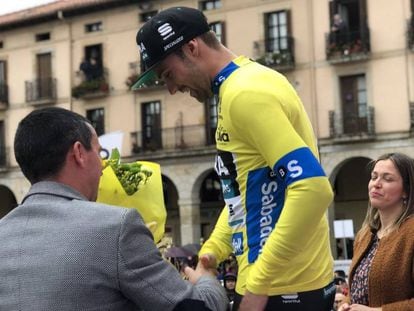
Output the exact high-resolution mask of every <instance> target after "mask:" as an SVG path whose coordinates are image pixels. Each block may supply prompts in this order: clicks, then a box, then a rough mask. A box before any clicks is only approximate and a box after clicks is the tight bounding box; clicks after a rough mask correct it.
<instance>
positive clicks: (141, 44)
mask: <svg viewBox="0 0 414 311" xmlns="http://www.w3.org/2000/svg"><path fill="white" fill-rule="evenodd" d="M145 50H146V48H145V46H144V43H143V42H141V43H140V44H139V51H140V52H141V53H142V52H144V51H145Z"/></svg>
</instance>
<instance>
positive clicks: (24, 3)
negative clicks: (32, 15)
mask: <svg viewBox="0 0 414 311" xmlns="http://www.w3.org/2000/svg"><path fill="white" fill-rule="evenodd" d="M54 1H56V0H0V15H4V14H8V13H12V12H16V11H20V10H24V9H27V8H32V7H34V6H38V5H42V4H46V3H50V2H54Z"/></svg>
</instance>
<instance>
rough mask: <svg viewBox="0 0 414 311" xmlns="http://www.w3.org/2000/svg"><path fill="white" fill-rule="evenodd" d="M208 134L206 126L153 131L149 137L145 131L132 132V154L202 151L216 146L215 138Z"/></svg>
mask: <svg viewBox="0 0 414 311" xmlns="http://www.w3.org/2000/svg"><path fill="white" fill-rule="evenodd" d="M207 133H208V132H207V130H206V126H205V125H204V124H199V125H189V126H180V127H173V128H164V129H158V130H152V131H151V134H152V135H147V134H148V133H147V132H145V131H144V132H132V133H131V142H132V149H131V153H132V154H141V153H145V152H154V151H157V150H162V151H168V152H174V151H183V150H194V149H200V148H203V147H206V146H210V145H213V144H214V137H208V135H209V134H207Z"/></svg>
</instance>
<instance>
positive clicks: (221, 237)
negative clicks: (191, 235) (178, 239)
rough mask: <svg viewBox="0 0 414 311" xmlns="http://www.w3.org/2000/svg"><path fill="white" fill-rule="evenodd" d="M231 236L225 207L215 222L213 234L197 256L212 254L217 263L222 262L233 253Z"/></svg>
mask: <svg viewBox="0 0 414 311" xmlns="http://www.w3.org/2000/svg"><path fill="white" fill-rule="evenodd" d="M231 235H232V232H231V228H230V226H229V225H228V211H227V208H226V207H225V208H223V210H222V211H221V213H220V217H219V219H218V220H217V223H216V226H215V227H214V230H213V232H212V233H211V235H210V237H209V238H208V240H207V241H206V242H205V243H204V244H203V246H202V248H201V250H200V252H199V256H201V255H204V254H213V255H214V256H215V257H216V260H217V263H220V262H222V261H223V260H225V259H226V258H227V257H228V256H229V254H230V253H231V252H232V251H233V248H232V245H231Z"/></svg>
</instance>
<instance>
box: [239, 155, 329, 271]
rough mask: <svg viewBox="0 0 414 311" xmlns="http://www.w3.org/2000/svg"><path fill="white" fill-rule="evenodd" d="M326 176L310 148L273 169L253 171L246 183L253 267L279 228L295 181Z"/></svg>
mask: <svg viewBox="0 0 414 311" xmlns="http://www.w3.org/2000/svg"><path fill="white" fill-rule="evenodd" d="M316 176H325V173H324V171H323V169H322V167H321V165H320V164H319V162H318V160H317V159H316V157H315V156H314V155H313V153H312V152H311V151H310V149H309V148H306V147H304V148H299V149H296V150H294V151H292V152H290V153H288V154H286V155H285V156H284V157H282V158H281V159H280V160H279V161H277V162H276V164H275V165H274V170H273V171H272V170H271V169H270V168H269V167H265V168H259V169H257V170H254V171H250V172H249V174H248V176H247V183H246V213H247V215H246V231H247V232H246V233H247V245H248V249H249V253H248V261H249V263H253V262H254V261H256V259H257V257H258V256H259V254H260V253H261V252H262V249H263V246H264V244H265V243H266V240H267V239H268V237H269V236H270V233H271V232H272V231H273V229H274V228H275V226H276V223H277V221H278V220H279V217H280V214H281V212H282V209H283V206H284V203H285V193H286V188H287V187H288V186H289V185H290V184H292V183H293V182H295V181H298V180H302V179H305V178H310V177H316Z"/></svg>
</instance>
